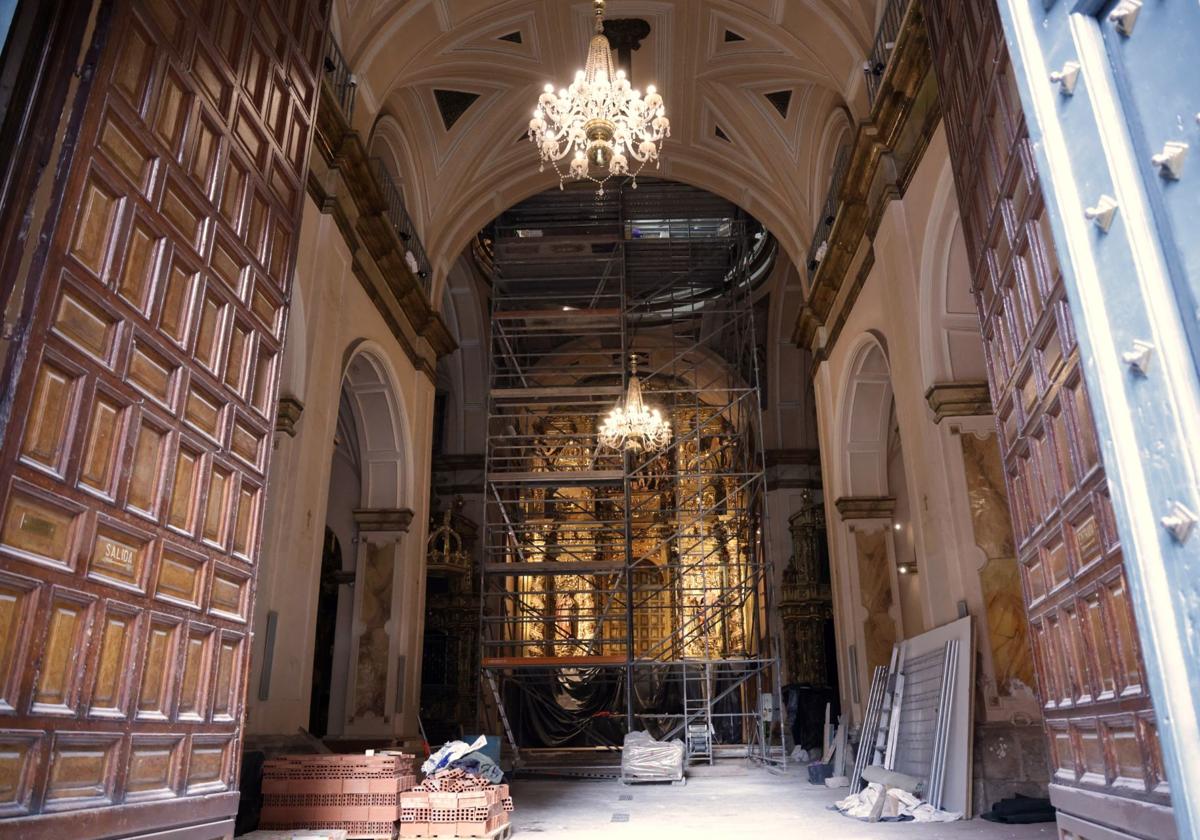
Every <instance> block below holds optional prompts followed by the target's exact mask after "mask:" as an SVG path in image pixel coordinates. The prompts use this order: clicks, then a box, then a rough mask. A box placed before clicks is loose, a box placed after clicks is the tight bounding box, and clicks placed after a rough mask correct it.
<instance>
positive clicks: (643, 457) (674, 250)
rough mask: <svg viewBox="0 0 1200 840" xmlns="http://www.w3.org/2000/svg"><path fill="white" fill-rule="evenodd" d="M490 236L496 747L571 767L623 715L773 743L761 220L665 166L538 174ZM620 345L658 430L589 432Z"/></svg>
mask: <svg viewBox="0 0 1200 840" xmlns="http://www.w3.org/2000/svg"><path fill="white" fill-rule="evenodd" d="M488 234H489V240H490V243H491V248H492V260H491V265H492V270H493V276H492V278H491V280H492V295H491V306H492V312H491V336H490V352H489V359H490V362H489V373H488V376H489V379H488V388H489V392H488V437H487V456H486V459H487V462H486V466H485V473H484V474H485V480H486V487H485V523H484V540H483V551H484V558H483V563H482V564H481V567H480V574H481V592H482V597H481V614H480V634H481V644H482V650H481V664H482V668H483V673H484V677H485V679H484V680H483V681H482V682H481V685H486V686H488V687H489V689H490V698H489V700H490V701H491V704H492V709H493V714H494V716H495V724H496V725H499V726H502V727H503V729H504V732H505V735H506V738H507V739H508V741H509V745H510V748H511V751H512V756H513V758H514V761H515V767H516V769H518V770H521V769H526V770H531V771H533V770H536V771H537V772H547V773H548V772H552V771H555V770H557V771H558V772H561V773H568V774H569V773H573V772H582V771H581V770H580V765H579V763H578V756H579V755H583V754H586V755H589V756H594V755H606V756H608V755H611V753H610V752H609V751H612V750H619V745H620V743H621V741H622V738H623V735H624V733H626V732H631V731H635V730H646V731H648V732H649V733H650V734H652V735H653V736H654V737H655V738H656V739H659V740H666V739H671V738H680V739H684V740H685V743H687V744H690V745H692V746H693V747H694V749H693V748H691V747H690V748H689V750H688V754H687V757H688V759H689V760H690V761H704V762H711V761H712V760H713V757H714V756H716V755H719V754H721V752H722V747H723V746H724V747H728V746H730V745H734V744H736V745H741V746H743V747H744V750H741V751H740V754H742V755H745V756H749V757H751V758H757V759H758V760H761V761H770V762H778V761H781V760H785V759H782V758H780V757H781V756H782V755H783V750H782V740H781V731H780V728H779V726H778V724H777V722H775V723H772V721H769V720H767V721H764V720H763V719H762V716H761V714H760V708H761V707H762V706H763V705H764V704H762V703H760V698H761V697H762V696H763V695H765V694H771V695H774V702H773V703H768V704H766V706H767V707H769V708H775V709H778V708H779V706H780V704H779V699H780V698H779V692H780V685H779V683H780V674H779V667H778V662H777V652H778V650H779V647H778V642H777V640H776V639H775V638H773V636H772V633H771V631H770V630H769V629H768V627H767V624H766V621H765V616H766V614H767V609H766V608H767V603H768V600H769V597H770V593H769V591H768V589H767V581H768V580H769V579H770V576H769V570H770V559H769V558H768V556H767V554H766V550H765V544H764V541H763V538H762V534H763V533H764V530H765V529H764V521H765V518H766V515H767V511H766V501H765V500H766V480H765V473H764V461H763V459H764V451H763V446H762V441H761V429H762V416H761V390H760V387H759V371H758V358H759V354H760V348H759V339H758V338H757V336H756V318H757V317H758V315H761V312H759V310H758V309H756V304H755V299H756V297H755V292H756V288H757V284H758V283H759V281H760V280H761V279H763V277H764V276H765V274H766V273H767V272H768V271H769V267H770V264H771V261H772V260H773V256H774V249H775V248H776V245H775V243H774V241H773V240H772V239H771V238H770V237H769V236H768V235H767V234H766V232H765V231H764V230H763V229H762V227H761V225H759V224H758V223H757V222H756V221H755V220H753V219H752V218H750V217H748V216H747V215H746V214H745V213H744V211H741V210H740V209H738V208H737V207H736V206H735V205H733V204H731V203H730V202H727V201H725V200H723V199H720V198H718V197H716V196H713V195H711V194H708V193H705V192H703V191H700V190H695V189H693V188H690V187H686V186H683V185H679V184H669V183H665V182H642V183H641V184H640V186H639V188H638V189H637V190H636V191H634V190H632V189H630V188H627V187H626V188H618V189H611V190H607V191H606V192H605V195H604V196H603V197H602V198H597V197H596V195H595V194H594V193H593V192H592V191H590V190H583V189H568V190H565V191H559V190H554V191H551V192H548V193H545V194H543V195H540V196H536V197H535V198H533V199H530V200H528V201H526V202H524V203H522V204H520V205H518V206H517V207H515V208H513V209H511V210H509V211H507V212H505V213H504V214H503V215H502V216H501V217H500V218H499V219H497V220H496V222H495V224H494V226H493V228H492V229H491V230H490V231H489V232H488ZM756 313H758V314H757V315H756ZM635 355H636V358H637V359H638V362H639V371H640V378H641V381H642V386H643V392H644V395H645V398H646V401H647V403H648V404H650V405H651V406H653V407H655V408H658V409H659V410H660V411H662V413H663V414H664V415H665V416H666V417H667V418H668V419H669V421H670V423H671V426H672V437H671V440H670V442H669V443H668V444H667V445H666V446H665V447H664V448H663V449H661V450H660V451H656V452H649V453H645V452H640V453H633V452H622V451H616V450H613V449H610V448H606V447H604V446H603V445H602V444H601V443H600V442H599V440H598V431H599V428H600V426H601V424H602V422H603V419H604V417H605V415H606V414H607V413H608V412H609V411H610V410H611V408H612V407H613V406H614V405H615V404H616V403H617V401H618V400H619V399H620V398H621V395H622V394H623V393H624V391H625V388H626V386H627V385H628V382H629V368H630V365H629V360H630V359H631V357H633V356H635ZM701 734H703V735H704V736H705V737H701ZM564 750H566V751H564ZM569 750H584V751H587V750H598V751H599V752H594V753H586V752H585V753H571V752H569ZM568 756H570V757H571V759H570V760H567V759H566V758H565V757H568ZM609 770H611V767H605V768H603V772H608V771H609ZM617 770H618V771H619V768H617ZM587 772H595V771H594V770H588V771H587Z"/></svg>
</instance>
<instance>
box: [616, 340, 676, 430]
mask: <svg viewBox="0 0 1200 840" xmlns="http://www.w3.org/2000/svg"><path fill="white" fill-rule="evenodd" d="M599 439H600V445H601V446H607V447H608V448H609V449H616V450H622V451H623V450H628V451H630V452H654V451H657V450H659V449H662V448H663V447H665V446H666V445H667V444H668V443H670V441H671V423H670V421H668V420H667V419H666V418H665V417H663V416H662V413H661V412H659V410H658V409H657V408H649V407H648V406H647V405H646V404H645V402H643V401H642V384H641V382H639V381H638V376H637V354H636V353H635V354H634V355H633V356H632V357H631V359H630V373H629V386H628V388H626V390H625V398H624V399H623V400H622V401H621V402H620V403H618V404H617V405H616V406H615V407H614V408H613V410H612V411H610V412H609V413H608V416H607V417H605V418H604V425H602V426H601V427H600V435H599Z"/></svg>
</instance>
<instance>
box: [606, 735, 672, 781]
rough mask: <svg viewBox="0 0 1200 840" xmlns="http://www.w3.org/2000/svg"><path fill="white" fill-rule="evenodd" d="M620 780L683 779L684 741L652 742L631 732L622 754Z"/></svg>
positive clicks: (626, 738)
mask: <svg viewBox="0 0 1200 840" xmlns="http://www.w3.org/2000/svg"><path fill="white" fill-rule="evenodd" d="M621 776H622V777H624V778H627V779H664V780H666V779H682V778H683V741H680V740H678V739H676V740H674V741H655V740H654V739H653V738H652V737H650V734H649V733H647V732H630V733H629V734H628V735H626V736H625V747H624V749H623V750H622V751H621Z"/></svg>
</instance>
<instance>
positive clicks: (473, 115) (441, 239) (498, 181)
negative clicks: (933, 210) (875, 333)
mask: <svg viewBox="0 0 1200 840" xmlns="http://www.w3.org/2000/svg"><path fill="white" fill-rule="evenodd" d="M878 3H879V0H610V2H609V4H608V11H607V15H608V17H609V18H610V19H619V18H638V19H642V20H645V21H647V22H648V23H649V24H650V34H649V35H648V36H647V37H646V38H645V39H644V40H643V41H642V43H641V45H640V47H639V49H638V50H637V51H636V52H634V53H633V61H632V76H633V81H634V84H635V85H636V86H640V87H645V86H646V85H648V84H656V85H657V86H658V87H659V90H660V92H662V93H663V94H664V96H665V98H666V104H667V114H668V116H669V117H670V118H671V127H672V132H671V140H670V141H668V144H667V146H666V147H665V149H664V153H663V161H662V168H661V170H659V171H657V172H655V173H650V174H655V175H657V176H658V177H664V178H669V179H672V180H677V181H683V182H686V183H691V184H694V185H696V186H699V187H703V188H705V189H707V190H710V191H712V192H714V193H717V194H719V195H721V196H723V197H725V198H727V199H729V200H732V201H734V202H736V203H737V204H739V205H741V206H742V207H744V208H745V209H746V210H748V211H749V212H750V213H752V214H753V215H754V216H756V217H757V218H758V219H760V220H761V221H762V222H763V223H764V224H765V225H767V227H768V228H769V229H770V230H771V231H772V233H774V234H775V236H776V237H777V238H778V239H779V241H780V243H781V244H782V246H783V249H784V251H785V253H787V254H789V255H790V256H791V258H792V260H793V261H794V262H795V263H796V264H800V265H802V264H803V254H804V252H805V250H806V249H807V246H808V243H809V239H810V237H811V231H812V229H813V227H814V221H815V215H816V213H817V212H818V209H819V206H820V203H821V201H822V200H823V198H824V191H825V188H826V184H827V181H828V173H829V169H830V167H831V165H832V159H833V155H834V153H835V151H836V147H837V145H838V143H839V142H840V140H841V138H842V136H843V135H844V134H845V133H846V132H847V131H848V130H849V126H850V125H851V122H852V121H853V120H855V119H857V118H858V117H860V116H861V115H862V113H863V111H864V110H865V99H864V94H863V92H862V69H861V68H862V62H863V58H864V56H865V55H866V53H867V52H868V51H869V45H870V41H871V38H872V36H873V32H874V26H875V18H876V7H877V5H878ZM591 12H592V3H591V0H499V2H497V1H496V0H335V3H334V13H333V14H334V24H335V30H336V31H337V32H338V35H339V39H340V42H341V47H342V49H343V51H344V53H345V54H346V57H347V59H348V60H349V63H350V65H351V67H352V68H353V70H354V72H355V73H356V75H357V77H358V82H359V86H358V99H359V105H358V109H359V112H358V113H357V114H356V115H355V124H356V127H358V128H360V130H362V131H363V132H364V134H366V133H372V134H373V137H374V140H373V149H379V148H381V147H383V146H386V147H387V149H388V150H390V154H391V156H392V157H393V158H394V160H395V164H396V169H397V170H398V174H399V176H400V179H401V180H402V181H403V187H404V192H405V198H406V202H407V204H408V205H409V210H410V213H411V214H412V215H413V217H414V218H415V219H416V220H417V223H418V226H419V228H420V230H421V234H422V238H423V240H424V242H425V245H426V249H427V250H428V251H429V253H430V256H431V257H432V258H433V260H434V263H435V268H436V269H437V273H438V274H439V275H441V276H444V275H445V272H446V270H447V268H448V267H449V265H450V264H452V263H453V261H454V259H455V258H456V257H457V256H458V254H459V253H460V252H461V251H462V249H463V248H464V247H465V246H466V244H467V243H468V242H469V241H470V239H471V237H472V236H473V235H474V234H475V233H476V232H477V231H478V230H479V229H480V228H481V227H483V226H484V225H485V224H486V223H487V222H488V221H489V220H490V219H492V218H493V217H495V216H496V215H498V214H499V213H500V212H501V211H503V210H504V209H506V208H507V207H509V206H511V205H513V204H515V203H516V202H517V201H520V200H521V199H523V198H526V197H528V196H530V195H533V194H535V193H537V192H540V191H542V190H545V189H547V188H548V187H552V186H554V185H555V184H556V183H557V179H556V176H555V175H554V173H553V172H551V171H550V170H549V169H547V171H545V172H541V173H539V171H538V163H537V159H536V158H537V156H536V152H535V150H534V148H533V146H532V145H531V144H530V143H529V142H528V140H527V139H526V138H525V129H526V126H527V124H528V121H529V117H530V116H531V111H532V109H533V107H534V105H535V104H536V101H537V97H538V94H539V93H540V91H541V89H542V87H543V86H544V85H545V84H546V83H547V82H553V83H555V84H556V86H558V85H561V84H565V83H566V82H567V81H569V80H570V78H571V77H572V76H573V75H574V73H575V71H576V70H577V69H578V68H579V67H580V66H581V65H582V62H583V58H584V53H585V47H586V44H587V39H588V36H589V33H590V24H591Z"/></svg>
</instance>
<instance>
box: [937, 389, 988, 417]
mask: <svg viewBox="0 0 1200 840" xmlns="http://www.w3.org/2000/svg"><path fill="white" fill-rule="evenodd" d="M925 401H926V402H927V403H929V410H930V411H932V412H933V422H934V423H941V422H942V421H943V420H945V419H946V418H947V417H983V416H987V415H990V414H991V413H992V397H991V392H990V391H989V390H988V384H987V383H986V382H939V383H935V384H934V385H931V386H929V390H927V391H926V392H925Z"/></svg>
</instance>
